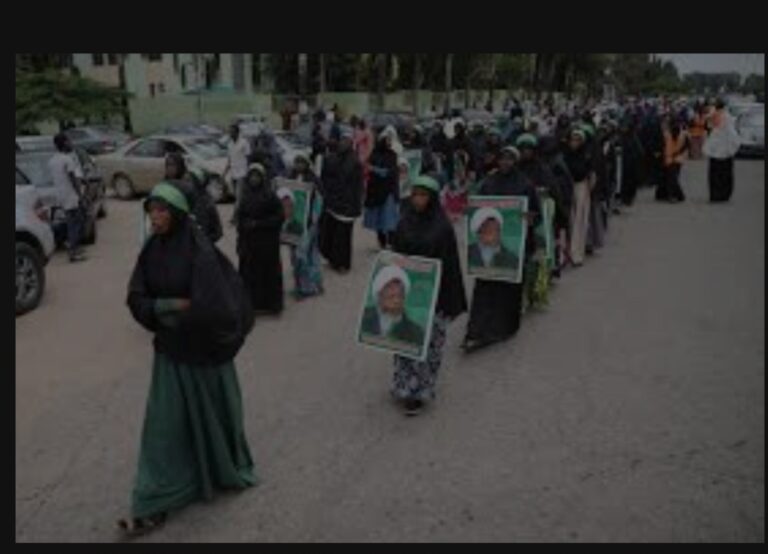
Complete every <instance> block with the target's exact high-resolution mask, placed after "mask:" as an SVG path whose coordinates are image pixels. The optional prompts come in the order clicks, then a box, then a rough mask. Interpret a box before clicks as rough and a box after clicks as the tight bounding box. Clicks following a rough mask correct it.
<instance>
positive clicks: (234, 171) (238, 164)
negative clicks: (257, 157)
mask: <svg viewBox="0 0 768 554" xmlns="http://www.w3.org/2000/svg"><path fill="white" fill-rule="evenodd" d="M227 155H228V156H229V172H230V176H231V177H232V179H244V178H245V176H246V175H247V174H248V156H250V155H251V145H250V143H249V142H248V140H247V139H245V138H243V137H242V136H240V137H238V139H237V141H233V140H232V139H231V138H230V139H229V140H228V141H227Z"/></svg>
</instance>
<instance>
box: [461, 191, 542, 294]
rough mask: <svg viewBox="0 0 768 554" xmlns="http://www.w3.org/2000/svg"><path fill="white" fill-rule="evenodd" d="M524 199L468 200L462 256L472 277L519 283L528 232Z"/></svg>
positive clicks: (504, 197) (521, 277) (526, 200)
mask: <svg viewBox="0 0 768 554" xmlns="http://www.w3.org/2000/svg"><path fill="white" fill-rule="evenodd" d="M527 211H528V198H526V197H524V196H470V197H469V202H468V204H467V209H466V212H465V213H466V225H465V228H466V241H465V248H464V253H465V256H466V258H465V259H466V262H467V273H468V275H470V276H472V277H480V278H483V279H491V280H497V281H507V282H510V283H521V282H522V281H523V262H524V259H525V239H526V233H527V230H528V225H527V222H526V217H525V214H526V213H527Z"/></svg>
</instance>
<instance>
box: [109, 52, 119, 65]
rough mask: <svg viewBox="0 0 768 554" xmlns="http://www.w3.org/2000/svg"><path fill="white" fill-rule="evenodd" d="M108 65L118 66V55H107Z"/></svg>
mask: <svg viewBox="0 0 768 554" xmlns="http://www.w3.org/2000/svg"><path fill="white" fill-rule="evenodd" d="M107 63H108V64H109V65H117V54H107Z"/></svg>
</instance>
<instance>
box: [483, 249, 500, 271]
mask: <svg viewBox="0 0 768 554" xmlns="http://www.w3.org/2000/svg"><path fill="white" fill-rule="evenodd" d="M499 250H501V246H485V245H483V244H481V245H480V256H481V257H482V258H483V266H485V267H490V266H491V262H493V257H494V256H495V255H496V254H498V253H499Z"/></svg>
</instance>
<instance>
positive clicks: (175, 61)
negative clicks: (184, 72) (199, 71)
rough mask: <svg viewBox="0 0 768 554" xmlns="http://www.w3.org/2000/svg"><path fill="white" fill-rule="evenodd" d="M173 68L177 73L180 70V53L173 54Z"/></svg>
mask: <svg viewBox="0 0 768 554" xmlns="http://www.w3.org/2000/svg"><path fill="white" fill-rule="evenodd" d="M173 70H174V71H175V72H176V73H178V72H179V55H178V54H174V55H173Z"/></svg>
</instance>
